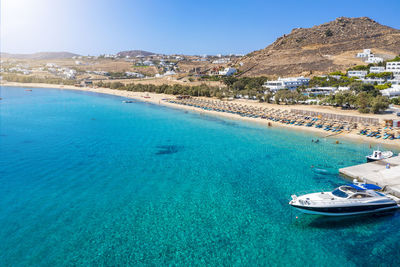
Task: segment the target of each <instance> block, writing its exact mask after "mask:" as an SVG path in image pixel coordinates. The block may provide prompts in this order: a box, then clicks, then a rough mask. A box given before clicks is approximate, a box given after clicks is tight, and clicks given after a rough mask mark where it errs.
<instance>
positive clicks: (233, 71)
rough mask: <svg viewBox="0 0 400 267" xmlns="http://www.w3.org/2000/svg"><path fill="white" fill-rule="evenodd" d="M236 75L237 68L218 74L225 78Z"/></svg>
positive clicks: (227, 69) (226, 69)
mask: <svg viewBox="0 0 400 267" xmlns="http://www.w3.org/2000/svg"><path fill="white" fill-rule="evenodd" d="M235 73H236V69H235V68H225V69H224V70H221V71H219V72H218V74H219V75H224V76H231V75H233V74H235Z"/></svg>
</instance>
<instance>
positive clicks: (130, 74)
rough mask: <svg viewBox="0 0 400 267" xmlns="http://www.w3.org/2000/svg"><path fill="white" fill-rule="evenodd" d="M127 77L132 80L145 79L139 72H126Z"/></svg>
mask: <svg viewBox="0 0 400 267" xmlns="http://www.w3.org/2000/svg"><path fill="white" fill-rule="evenodd" d="M125 75H126V76H128V77H132V78H144V75H143V74H141V73H138V72H130V71H126V72H125Z"/></svg>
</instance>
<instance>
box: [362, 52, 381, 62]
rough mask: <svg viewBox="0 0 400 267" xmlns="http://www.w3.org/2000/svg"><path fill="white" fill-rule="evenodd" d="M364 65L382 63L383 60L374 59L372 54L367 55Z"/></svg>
mask: <svg viewBox="0 0 400 267" xmlns="http://www.w3.org/2000/svg"><path fill="white" fill-rule="evenodd" d="M365 62H366V63H368V64H370V63H372V64H375V63H381V62H383V58H381V57H376V56H375V55H374V54H371V55H369V57H368V58H367V60H366V61H365Z"/></svg>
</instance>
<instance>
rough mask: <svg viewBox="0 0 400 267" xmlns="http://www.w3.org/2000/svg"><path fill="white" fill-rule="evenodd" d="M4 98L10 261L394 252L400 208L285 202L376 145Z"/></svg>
mask: <svg viewBox="0 0 400 267" xmlns="http://www.w3.org/2000/svg"><path fill="white" fill-rule="evenodd" d="M0 97H2V98H3V99H2V100H0V265H2V266H18V265H21V266H22V265H23V266H37V265H43V266H54V265H108V266H116V265H127V264H129V265H150V264H151V265H154V266H163V265H167V264H172V265H194V264H196V265H205V264H209V265H248V266H252V265H291V266H302V265H305V264H306V265H315V266H339V265H344V266H362V265H364V266H365V265H367V266H373V265H377V264H380V263H383V264H384V265H399V264H400V248H399V245H398V241H399V240H400V231H399V230H398V229H400V214H399V213H398V212H395V213H390V214H388V215H384V216H382V215H379V216H378V215H374V216H364V217H358V218H357V217H355V218H354V217H353V218H341V219H330V218H324V217H315V216H306V215H301V214H300V213H298V212H296V211H294V210H293V209H292V208H290V207H289V205H288V201H289V199H290V195H291V194H293V193H305V192H310V191H315V190H322V189H325V190H329V189H332V188H333V187H335V186H337V185H340V184H343V183H345V181H344V180H343V179H342V178H340V177H339V176H338V175H337V170H338V169H339V168H341V167H344V166H349V165H354V164H356V163H362V162H364V156H365V155H366V154H367V153H368V152H370V149H369V147H368V144H365V145H362V144H356V143H351V142H348V141H343V142H342V144H340V145H336V144H334V140H332V139H328V140H323V139H321V142H320V143H319V144H314V143H312V142H311V139H313V138H314V139H315V138H317V135H316V134H310V133H303V132H298V131H289V130H287V129H281V128H278V127H275V128H266V127H265V126H261V125H256V124H251V123H244V122H239V121H233V120H226V119H220V118H217V117H211V116H205V115H200V114H196V113H190V112H189V113H187V112H184V111H181V110H175V109H170V108H165V107H160V106H156V105H151V104H145V103H140V102H138V103H132V104H123V103H121V100H122V98H120V97H114V96H106V95H100V94H93V93H84V92H76V91H68V90H53V89H33V91H32V92H30V91H25V90H24V88H10V87H2V88H1V95H0ZM311 166H314V168H311ZM296 216H299V218H298V219H296Z"/></svg>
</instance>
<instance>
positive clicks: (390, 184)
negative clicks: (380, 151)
mask: <svg viewBox="0 0 400 267" xmlns="http://www.w3.org/2000/svg"><path fill="white" fill-rule="evenodd" d="M388 163H389V164H390V168H389V169H387V168H386V165H387V164H388ZM339 173H340V174H341V175H342V176H344V177H345V178H347V179H349V180H353V179H357V180H359V181H361V182H362V181H363V179H366V181H367V183H371V184H376V185H378V186H380V187H382V189H383V190H384V191H385V192H387V193H389V194H391V195H392V196H394V197H396V198H400V156H396V157H392V158H390V159H385V160H380V161H375V162H370V163H364V164H360V165H355V166H350V167H346V168H342V169H339Z"/></svg>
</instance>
